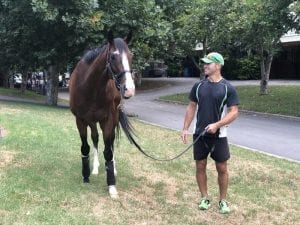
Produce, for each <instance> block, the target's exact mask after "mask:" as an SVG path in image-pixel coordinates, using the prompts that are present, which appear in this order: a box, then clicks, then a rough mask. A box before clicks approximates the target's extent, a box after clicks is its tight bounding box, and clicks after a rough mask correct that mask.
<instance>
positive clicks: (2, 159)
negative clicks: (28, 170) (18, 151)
mask: <svg viewBox="0 0 300 225" xmlns="http://www.w3.org/2000/svg"><path fill="white" fill-rule="evenodd" d="M14 157H15V153H13V152H9V151H0V169H1V168H4V167H5V166H6V165H8V164H9V163H11V162H12V161H13V159H14Z"/></svg>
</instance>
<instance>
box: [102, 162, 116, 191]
mask: <svg viewBox="0 0 300 225" xmlns="http://www.w3.org/2000/svg"><path fill="white" fill-rule="evenodd" d="M105 168H106V176H107V178H106V181H107V185H108V186H110V185H115V184H116V178H115V173H114V162H113V161H109V162H105Z"/></svg>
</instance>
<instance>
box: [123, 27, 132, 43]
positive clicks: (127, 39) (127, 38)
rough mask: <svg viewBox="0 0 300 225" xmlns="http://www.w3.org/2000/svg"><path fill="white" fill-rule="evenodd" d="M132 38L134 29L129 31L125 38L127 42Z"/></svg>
mask: <svg viewBox="0 0 300 225" xmlns="http://www.w3.org/2000/svg"><path fill="white" fill-rule="evenodd" d="M131 39H132V30H130V31H129V33H128V34H127V36H126V37H125V38H124V40H125V42H126V43H127V44H129V42H130V41H131Z"/></svg>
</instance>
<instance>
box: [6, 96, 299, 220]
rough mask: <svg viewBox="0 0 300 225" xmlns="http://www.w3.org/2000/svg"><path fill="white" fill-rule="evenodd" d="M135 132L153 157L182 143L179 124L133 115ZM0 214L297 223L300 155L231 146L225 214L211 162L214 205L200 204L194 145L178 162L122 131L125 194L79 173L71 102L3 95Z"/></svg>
mask: <svg viewBox="0 0 300 225" xmlns="http://www.w3.org/2000/svg"><path fill="white" fill-rule="evenodd" d="M131 120H132V121H133V124H134V127H135V128H136V133H137V135H138V138H137V141H138V143H140V144H141V146H143V147H144V149H145V150H146V151H147V152H148V153H150V154H152V155H155V156H156V157H161V158H165V157H172V156H174V155H176V154H177V153H179V152H180V151H181V150H182V149H184V147H185V145H183V144H182V143H181V141H180V138H179V132H177V131H173V130H168V129H162V128H160V127H156V126H152V125H148V124H144V123H141V122H139V121H136V120H133V119H132V118H131ZM0 128H1V137H0V180H1V182H0V224H1V225H10V224H30V225H32V224H55V225H58V224H78V225H79V224H80V225H81V224H113V225H116V224H117V225H118V224H120V225H126V224H128V225H132V224H153V225H158V224H159V225H170V224H176V225H181V224H182V225H183V224H184V225H186V224H189V225H190V224H195V225H196V224H299V223H300V216H299V213H298V212H299V211H300V189H299V187H300V164H299V163H294V162H289V161H286V160H283V159H277V158H274V157H271V156H267V155H263V154H260V153H257V152H252V151H249V150H245V149H242V148H238V147H235V146H231V153H232V156H231V160H229V169H230V185H229V190H228V192H229V194H228V201H229V202H230V206H231V208H232V210H233V211H232V213H231V214H229V215H221V214H219V213H218V210H217V201H218V187H217V177H216V171H215V167H214V163H213V161H212V160H209V162H208V169H207V173H208V186H209V193H210V196H211V199H212V207H211V209H209V210H208V211H206V212H203V211H199V210H198V209H197V202H198V199H199V192H198V190H197V185H196V181H195V169H194V161H193V159H192V151H189V152H188V153H187V154H185V155H184V156H182V157H181V158H179V159H177V160H174V161H172V162H157V161H153V160H151V159H148V158H145V156H144V155H142V154H141V153H140V152H138V151H137V150H136V149H135V148H134V147H133V146H132V145H130V144H129V142H128V141H127V140H126V139H125V137H124V135H122V137H121V140H120V142H119V143H118V144H116V155H115V158H116V163H117V170H118V176H117V187H118V190H119V195H120V198H119V200H112V199H110V197H109V195H108V192H107V190H106V182H105V180H106V179H105V174H104V159H103V157H102V149H103V143H102V142H101V143H100V153H99V154H100V156H101V157H100V164H101V165H100V174H99V175H98V176H91V183H90V184H83V183H82V178H81V153H80V138H79V135H78V133H77V129H76V125H75V120H74V118H73V116H72V115H71V113H70V111H69V110H68V109H62V108H54V107H46V106H38V105H32V104H24V103H9V102H1V101H0Z"/></svg>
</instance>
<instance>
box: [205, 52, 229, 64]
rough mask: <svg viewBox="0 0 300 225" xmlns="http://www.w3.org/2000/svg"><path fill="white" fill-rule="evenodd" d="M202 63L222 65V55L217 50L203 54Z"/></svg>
mask: <svg viewBox="0 0 300 225" xmlns="http://www.w3.org/2000/svg"><path fill="white" fill-rule="evenodd" d="M201 61H202V62H204V63H220V64H221V65H222V66H223V65H224V59H223V56H222V55H221V54H219V53H217V52H211V53H209V54H208V55H206V56H204V58H202V59H201Z"/></svg>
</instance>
